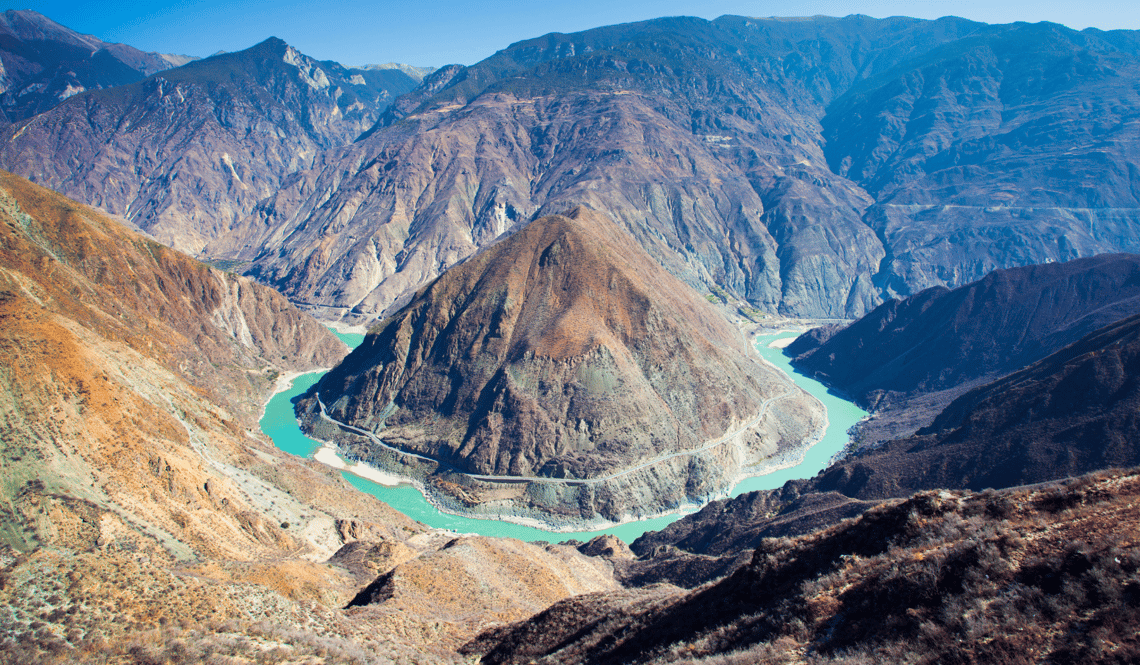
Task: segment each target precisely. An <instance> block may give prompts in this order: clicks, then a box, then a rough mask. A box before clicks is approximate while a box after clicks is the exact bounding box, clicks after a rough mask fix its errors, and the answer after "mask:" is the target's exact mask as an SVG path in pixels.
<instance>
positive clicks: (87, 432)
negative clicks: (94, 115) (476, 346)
mask: <svg viewBox="0 0 1140 665" xmlns="http://www.w3.org/2000/svg"><path fill="white" fill-rule="evenodd" d="M0 186H2V187H3V190H4V192H3V211H2V212H3V215H4V225H3V227H2V229H0V233H3V238H4V240H3V250H2V251H3V268H2V273H0V275H2V279H3V284H4V286H3V294H4V296H3V308H4V326H3V338H4V342H3V357H4V364H3V367H4V385H5V388H4V393H3V394H4V395H5V398H4V407H3V414H4V416H3V431H4V434H3V435H2V436H0V440H2V441H3V445H4V457H5V459H4V464H5V485H4V486H5V488H6V489H5V495H4V501H3V503H4V506H3V509H2V512H3V525H4V526H3V530H4V542H6V543H7V544H9V545H13V546H16V547H19V548H21V549H23V548H27V547H32V546H34V545H36V544H37V543H44V542H53V541H54V540H56V539H57V538H65V539H66V538H74V537H90V538H95V539H99V538H102V539H104V540H108V539H110V540H114V539H115V535H114V534H115V531H116V529H118V530H121V531H122V533H121V534H120V536H121V537H123V538H128V539H130V540H132V541H133V540H137V539H138V538H140V537H143V538H147V537H149V538H152V539H157V540H158V542H159V543H162V542H165V543H167V544H168V545H169V547H170V548H171V550H172V551H173V552H178V553H182V554H184V555H189V553H190V552H213V553H226V554H227V555H230V556H237V555H238V554H239V553H241V552H248V553H253V552H256V551H258V549H259V548H260V547H264V546H265V544H266V543H268V544H273V543H274V542H275V540H281V541H289V540H290V536H289V535H288V534H286V533H284V532H282V531H281V530H280V529H278V528H277V527H276V524H277V523H280V522H281V521H289V520H290V519H295V518H290V517H287V516H286V515H284V514H283V515H282V519H281V520H275V521H273V522H272V523H269V522H266V519H265V517H267V516H268V515H265V516H261V515H255V514H252V513H249V512H248V511H249V510H250V508H251V504H252V503H253V499H251V498H250V496H249V495H248V494H246V493H247V492H248V491H250V489H254V488H256V489H257V491H262V488H260V487H257V482H256V481H254V480H252V479H251V480H250V482H251V483H254V485H252V486H251V487H250V488H249V489H247V488H245V487H242V485H241V484H240V482H239V479H240V478H241V477H245V476H249V474H248V473H240V474H239V473H238V472H237V471H236V469H240V468H242V467H244V466H247V465H248V466H249V467H258V466H261V465H263V464H264V462H261V461H259V460H258V458H257V456H256V455H254V454H253V452H252V451H251V450H247V449H246V446H247V445H250V446H252V445H254V441H255V440H254V439H250V438H248V437H247V436H246V432H247V431H249V430H250V429H253V428H255V427H256V421H257V419H258V418H259V417H260V414H261V405H262V404H263V403H264V400H265V399H266V398H267V396H268V394H269V393H270V392H271V391H272V390H273V387H274V385H275V382H276V378H277V376H279V375H280V374H281V373H282V372H290V371H296V370H304V369H313V368H316V367H319V366H322V365H328V364H331V363H333V362H335V361H336V360H337V359H338V358H340V357H341V356H342V355H344V353H346V352H347V349H346V348H345V347H344V345H343V344H341V343H340V342H339V340H337V339H336V338H335V337H333V336H332V335H331V334H330V333H329V332H328V331H327V330H326V329H324V328H323V327H322V326H321V325H320V324H318V323H316V322H315V321H313V320H312V319H310V318H309V317H307V316H305V315H304V314H301V313H300V312H298V311H297V310H296V309H294V308H293V307H291V306H290V305H289V304H288V302H287V301H285V300H284V298H282V297H281V296H280V295H278V294H276V293H274V292H273V291H271V290H269V289H267V288H265V287H263V286H260V285H257V284H254V283H253V282H251V281H250V280H249V279H247V278H241V277H236V276H234V275H230V274H226V273H222V272H220V271H217V270H213V269H211V268H208V267H206V266H204V265H202V264H199V263H197V262H195V261H193V260H192V259H190V258H188V257H186V256H183V255H180V254H178V253H176V252H174V251H172V250H170V249H167V248H165V247H163V246H162V245H159V244H158V243H155V242H154V241H151V240H147V239H144V238H142V237H141V236H138V235H137V234H134V233H132V232H129V231H127V230H126V229H125V228H123V227H121V226H120V225H118V224H117V223H115V222H113V221H111V220H109V219H107V218H105V217H102V216H100V215H98V214H97V213H95V212H94V211H91V210H90V209H87V208H83V207H81V206H78V205H76V204H74V203H72V202H69V201H67V200H66V199H64V198H62V197H60V196H58V195H56V194H54V193H51V192H48V191H47V190H43V189H40V188H38V187H36V186H34V185H31V184H29V183H27V182H26V181H23V180H21V179H19V178H17V177H15V176H12V175H11V174H6V173H5V174H3V175H2V177H0ZM247 439H248V441H247ZM227 469H233V473H234V474H236V475H238V476H239V478H229V477H228V475H229V474H227V473H226V472H225V471H226V470H227ZM152 488H153V489H152ZM158 488H161V490H159V491H154V489H158ZM37 501H46V502H47V503H48V504H51V503H53V502H60V501H62V502H63V503H64V504H68V503H70V504H71V508H70V510H73V511H74V510H80V512H81V513H82V512H84V511H88V512H91V514H92V515H96V516H97V515H100V514H106V516H107V517H106V524H105V525H104V526H106V528H108V529H110V530H111V531H110V532H109V533H108V534H103V535H100V530H101V528H102V527H101V526H100V521H99V520H98V519H97V520H96V521H95V522H93V523H90V524H85V523H84V520H82V519H81V520H80V521H79V522H77V523H68V524H66V525H60V524H55V523H54V521H53V520H51V519H49V518H47V517H46V516H45V517H36V516H35V512H34V511H31V512H30V511H29V510H27V508H28V506H27V505H25V504H26V503H27V502H33V503H35V502H37ZM271 519H272V518H271ZM116 523H118V524H117V525H116ZM132 525H133V526H132ZM136 529H137V530H138V531H140V532H141V533H135V534H130V532H131V531H134V530H136ZM61 530H62V531H63V532H64V533H59V532H60V531H61ZM73 530H78V532H77V533H68V532H69V531H73ZM144 534H145V535H144ZM265 538H268V539H269V540H268V541H265V542H262V541H263V540H264V539H265ZM155 544H157V543H152V546H153V545H155Z"/></svg>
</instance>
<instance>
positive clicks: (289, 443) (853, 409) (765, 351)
mask: <svg viewBox="0 0 1140 665" xmlns="http://www.w3.org/2000/svg"><path fill="white" fill-rule="evenodd" d="M338 336H339V337H340V338H341V339H342V340H344V342H345V343H346V344H348V345H349V346H350V347H356V346H357V345H359V344H360V343H361V341H363V339H364V336H363V335H354V334H341V333H338ZM793 336H794V335H793V334H791V333H782V334H775V335H764V336H760V337H758V338H757V339H756V347H757V349H758V350H759V352H760V355H761V356H763V357H764V359H765V360H767V361H768V362H770V363H772V364H773V365H775V366H777V367H779V368H780V369H781V370H782V371H784V372H785V373H787V374H788V376H790V377H791V378H792V380H793V381H795V383H796V385H798V386H800V387H801V388H803V389H804V390H806V391H807V392H809V393H811V394H812V395H813V396H815V397H816V398H817V399H819V401H821V402H822V403H823V405H824V406H825V407H826V408H827V417H828V422H829V424H828V428H827V432H826V433H825V434H824V436H823V439H822V440H820V442H819V443H817V444H815V445H814V446H812V447H811V448H810V449H809V450H808V451H807V453H806V455H805V456H804V460H803V461H802V462H801V463H800V464H798V465H796V466H794V467H791V468H788V469H783V470H781V471H776V472H774V473H770V474H767V475H763V476H755V477H752V478H746V479H744V480H742V481H741V482H740V483H739V484H737V485H736V487H734V488H733V490H732V492H731V493H730V495H731V496H738V495H740V494H743V493H745V492H752V491H755V490H764V489H775V488H777V487H780V486H781V485H783V484H784V483H785V482H787V481H789V480H792V479H795V478H811V477H813V476H815V475H816V474H817V473H818V472H819V471H820V470H822V469H823V468H824V467H826V466H827V463H828V461H829V460H830V459H831V458H832V457H833V456H834V455H835V454H836V453H838V452H839V451H840V450H842V449H843V447H844V446H845V445H846V444H847V439H848V437H847V430H848V429H849V428H850V427H851V426H852V425H854V424H855V423H856V422H858V421H859V419H861V418H863V417H864V416H866V415H867V414H866V412H864V411H863V410H862V409H860V408H859V407H857V406H855V405H854V404H852V403H851V402H848V401H846V400H844V399H842V398H840V397H838V396H836V395H834V394H832V393H830V392H829V391H828V389H827V388H826V387H825V386H824V385H823V384H821V383H819V382H818V381H815V380H814V379H811V378H809V377H807V376H804V375H803V374H800V373H799V372H797V371H795V370H794V369H792V366H791V364H790V363H789V362H788V359H787V357H785V356H784V354H783V352H782V351H781V350H780V349H778V348H770V347H769V346H768V345H769V344H770V343H772V342H773V341H776V340H780V339H784V338H789V337H793ZM320 377H321V373H319V372H314V373H312V374H305V375H303V376H300V377H298V378H297V379H296V380H295V381H294V382H293V385H292V387H291V388H290V389H289V390H286V391H283V392H280V393H277V394H276V395H274V397H273V399H271V400H270V401H269V404H268V406H266V408H265V415H264V416H263V417H262V419H261V429H262V431H264V432H265V433H266V434H267V435H268V436H269V437H270V438H272V439H273V442H274V443H275V444H276V445H277V447H278V448H280V449H281V450H284V451H286V452H288V453H292V454H294V455H298V456H301V457H311V456H312V455H313V453H314V452H316V450H317V449H318V448H320V447H321V444H320V443H318V442H316V441H314V440H312V439H310V438H309V437H307V436H305V435H304V434H303V433H302V432H301V429H300V428H299V427H298V426H297V419H296V418H295V417H294V415H293V404H292V401H291V400H292V399H293V398H294V397H296V396H298V395H301V394H303V393H304V392H305V391H306V390H308V389H309V388H310V387H311V386H312V385H313V384H314V383H316V382H317V380H318V379H320ZM343 473H344V477H345V479H346V480H347V481H348V482H350V483H352V485H353V486H354V487H356V488H358V489H359V490H361V491H363V492H368V493H369V494H372V495H373V496H375V497H376V498H378V499H380V500H381V501H383V502H385V503H387V504H388V505H390V506H392V507H393V508H395V509H396V510H398V511H400V512H402V513H404V514H405V515H407V516H408V517H411V518H412V519H414V520H418V521H420V522H423V523H424V524H427V525H429V526H433V527H437V528H440V529H449V530H451V531H457V532H460V533H477V534H481V535H484V536H503V537H509V538H518V539H520V540H528V541H534V540H545V541H563V540H567V539H570V538H574V539H577V540H589V539H590V538H593V537H594V536H597V535H600V534H603V533H609V534H613V535H615V536H617V537H618V538H621V539H622V540H623V541H625V542H627V543H631V542H633V541H634V540H635V539H636V538H637V537H638V536H640V535H641V534H643V533H645V532H646V531H655V530H658V529H661V528H664V527H665V526H666V525H668V524H669V523H670V522H673V521H675V520H677V519H679V518H680V517H682V516H683V514H682V513H677V514H671V515H666V516H664V517H657V518H653V519H647V520H641V521H638V522H629V523H627V524H621V525H618V526H614V527H610V528H608V529H603V530H600V531H589V532H578V533H567V532H559V533H553V532H550V531H544V530H542V529H536V528H533V527H528V526H522V525H519V524H512V523H510V522H502V521H498V520H492V519H474V518H468V517H459V516H457V515H449V514H447V513H441V512H440V511H438V510H436V508H435V507H434V506H432V505H431V504H430V503H428V501H427V499H425V498H424V496H423V495H422V494H420V492H419V490H417V489H416V488H415V487H413V486H412V485H398V486H396V487H386V486H384V485H379V484H377V483H374V482H372V481H370V480H366V479H364V478H361V477H359V476H356V475H353V474H351V473H347V472H343ZM695 510H696V506H694V507H692V510H690V511H689V512H693V511H695ZM686 514H687V513H686Z"/></svg>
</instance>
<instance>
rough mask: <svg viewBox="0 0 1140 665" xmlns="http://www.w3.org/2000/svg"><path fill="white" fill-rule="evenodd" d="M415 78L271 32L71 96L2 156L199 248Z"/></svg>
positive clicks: (23, 127) (22, 170)
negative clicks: (305, 50)
mask: <svg viewBox="0 0 1140 665" xmlns="http://www.w3.org/2000/svg"><path fill="white" fill-rule="evenodd" d="M416 83H417V81H416V80H415V79H413V78H411V77H409V76H408V75H407V74H405V73H403V72H402V71H400V70H398V69H390V70H349V69H346V68H344V67H342V66H340V65H338V64H337V63H333V62H317V61H316V60H313V59H312V58H309V57H308V56H305V55H303V54H301V53H299V52H298V51H297V50H296V49H294V48H293V47H291V46H289V45H287V44H286V43H285V42H283V41H281V40H279V39H276V38H271V39H268V40H266V41H264V42H262V43H261V44H258V45H257V46H254V47H252V48H249V49H247V50H245V51H241V52H238V53H226V54H223V55H218V56H214V57H211V58H206V59H205V60H199V61H195V62H192V63H190V64H188V65H185V66H183V67H179V68H177V69H172V70H168V71H164V72H160V73H159V74H156V75H154V76H151V77H149V78H147V79H145V80H142V81H138V82H137V83H132V84H130V85H123V86H119V87H116V88H112V89H108V90H100V91H96V92H90V93H86V94H80V95H75V96H74V97H70V98H68V99H67V100H66V101H64V102H63V103H62V104H60V105H59V106H58V107H56V108H54V109H52V110H51V111H48V112H46V113H43V114H41V115H39V116H36V117H35V118H33V119H31V120H28V121H25V122H21V123H19V124H17V125H15V126H13V127H11V128H10V129H9V130H8V132H7V135H6V139H7V140H6V142H5V145H4V148H3V151H2V152H0V163H2V164H3V166H4V167H5V168H7V169H9V170H11V171H13V172H16V173H19V174H21V175H24V176H26V177H28V178H29V179H31V180H32V181H34V182H36V183H38V184H41V185H44V186H46V187H51V188H53V189H56V190H58V191H60V192H62V193H64V194H66V195H69V196H72V197H75V198H77V199H79V200H82V201H83V202H85V203H87V204H89V205H93V206H97V207H99V208H101V209H103V210H105V211H107V212H109V213H111V214H113V215H117V216H120V217H122V218H123V219H125V220H127V221H128V222H130V223H131V224H133V225H135V226H136V227H138V228H140V229H142V230H144V231H146V232H148V233H150V234H151V235H152V236H153V237H154V238H156V239H158V240H160V241H161V242H164V243H166V244H168V245H171V246H173V247H175V248H177V249H180V250H183V251H186V252H189V253H192V254H196V253H198V252H199V251H200V250H201V249H202V248H203V247H204V246H205V245H206V243H208V242H209V241H211V240H213V239H214V238H216V237H218V236H219V235H221V234H224V233H226V232H227V231H228V230H229V228H230V227H231V226H232V225H233V224H234V223H236V222H237V221H238V220H240V219H242V218H243V217H245V216H246V215H247V214H248V213H249V212H250V210H252V208H253V206H254V204H255V203H256V202H257V201H259V200H261V199H264V198H266V197H268V196H270V195H271V194H273V193H274V192H275V191H277V190H278V189H279V188H281V187H282V186H283V185H284V184H285V182H286V181H285V178H286V176H287V175H289V174H290V173H293V172H295V171H298V170H300V169H305V168H309V167H311V166H312V165H313V164H314V163H315V162H316V160H317V159H318V156H319V155H320V154H321V153H322V152H323V151H325V150H328V149H330V148H333V147H336V146H340V145H343V144H346V143H350V142H351V141H352V140H353V139H354V138H356V137H357V136H358V135H359V134H360V133H361V132H363V131H364V130H366V129H368V128H369V127H371V126H372V125H373V124H374V123H375V122H376V120H377V118H378V117H379V115H380V112H381V111H382V110H383V109H384V107H385V106H386V105H387V103H388V101H389V100H390V98H391V97H392V96H394V95H398V94H400V93H403V92H406V91H408V90H411V89H412V88H413V87H415V85H416ZM59 155H67V158H66V159H60V158H59V157H58V156H59Z"/></svg>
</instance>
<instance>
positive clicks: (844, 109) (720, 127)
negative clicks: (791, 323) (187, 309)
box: [209, 17, 1140, 319]
mask: <svg viewBox="0 0 1140 665" xmlns="http://www.w3.org/2000/svg"><path fill="white" fill-rule="evenodd" d="M1135 41H1136V40H1135V38H1134V36H1133V35H1131V33H1119V34H1118V33H1100V32H1097V31H1085V32H1079V33H1078V32H1075V31H1070V30H1067V29H1064V28H1061V27H1060V26H1054V25H1048V24H1043V25H1036V26H1033V25H1027V24H1013V25H1008V26H989V25H984V24H978V23H971V22H968V21H962V20H960V19H940V20H938V21H914V20H910V19H901V18H893V19H884V20H881V21H879V20H874V19H869V18H866V17H848V18H845V19H828V18H819V19H812V20H806V21H781V20H777V19H771V20H758V19H745V18H740V17H723V18H721V19H717V20H716V21H712V22H707V21H701V20H699V19H684V18H674V19H660V20H655V21H648V22H643V23H637V24H628V25H621V26H611V27H607V28H599V29H597V30H591V31H587V32H583V33H576V34H572V35H559V34H552V35H548V36H546V37H543V38H539V39H534V40H528V41H525V42H520V43H518V44H513V45H511V46H510V47H508V48H507V49H504V50H503V51H501V52H499V53H497V54H496V55H494V56H492V57H491V58H489V59H487V60H486V61H484V62H481V63H478V64H476V65H474V66H472V67H469V68H463V69H455V68H448V70H446V71H441V72H440V73H439V76H438V77H437V78H435V79H433V80H432V85H431V86H430V88H429V89H425V90H421V91H417V92H416V93H414V94H412V95H411V96H409V97H408V98H407V99H405V100H402V101H401V102H400V103H399V104H397V105H396V106H395V107H393V112H392V113H390V114H389V115H388V116H387V117H386V118H385V120H384V121H383V122H382V123H380V125H379V126H377V127H375V128H373V129H372V130H371V131H370V132H369V134H368V135H367V137H366V138H364V139H362V140H361V141H359V142H358V143H356V144H354V145H353V146H351V147H348V148H345V149H343V150H341V151H338V152H336V153H334V154H330V155H329V159H328V161H327V162H326V163H325V164H323V165H322V166H321V167H320V168H319V169H315V170H314V171H312V172H307V173H304V174H299V175H298V176H297V177H296V179H295V180H293V181H290V183H289V184H288V186H287V187H285V188H284V189H282V190H281V191H279V192H278V193H276V194H275V195H274V196H273V197H272V198H270V199H268V200H267V201H264V202H262V203H261V204H260V205H259V206H258V208H257V209H256V210H255V212H254V213H253V214H252V215H251V216H250V217H249V218H248V219H246V220H245V221H244V222H242V224H241V225H240V226H239V227H238V228H236V229H235V232H234V233H233V234H232V235H231V236H229V237H227V238H225V239H223V240H221V241H219V243H217V244H215V245H212V246H211V247H210V249H209V251H210V252H211V253H212V254H216V255H219V256H231V257H235V258H240V259H243V260H249V261H252V262H253V265H252V267H251V274H254V275H256V276H257V277H258V278H259V279H261V280H263V281H266V282H268V283H271V284H274V285H276V286H278V287H279V288H281V289H282V290H283V291H284V292H285V293H287V294H289V295H290V297H292V298H293V299H295V300H297V301H300V302H304V303H309V304H313V305H318V306H320V307H321V308H322V309H321V310H320V311H321V312H322V315H326V316H336V315H350V316H353V317H356V318H360V319H371V318H372V317H375V316H377V315H378V314H379V313H380V312H381V311H383V310H384V309H385V308H386V307H388V306H389V305H391V304H392V303H393V302H397V301H399V299H400V297H401V295H402V294H405V293H406V292H408V290H409V289H414V288H416V287H417V286H419V285H420V284H422V283H424V282H426V281H427V280H430V279H431V278H433V277H434V276H435V275H436V274H438V273H439V272H440V270H442V269H443V268H445V267H446V266H448V265H451V264H453V263H455V262H456V261H458V260H460V259H461V258H463V257H465V256H468V255H470V254H472V253H474V252H475V251H476V250H477V249H478V248H480V247H483V246H485V245H486V244H487V243H489V242H491V241H492V240H493V239H494V238H496V237H497V236H498V235H500V234H501V233H503V232H504V231H505V230H506V229H508V228H511V227H513V226H514V225H516V224H521V223H525V222H526V221H528V220H530V219H534V218H536V217H540V216H543V215H545V214H549V213H556V212H561V211H565V210H568V209H571V208H573V207H574V206H575V205H578V204H586V205H589V206H591V207H593V208H595V209H598V210H603V211H606V212H608V213H609V214H611V215H612V216H613V217H615V218H616V219H619V220H621V221H622V223H623V224H624V225H625V226H626V227H627V229H629V230H630V232H631V233H632V234H633V235H634V237H636V238H637V239H638V242H639V243H640V244H641V245H642V246H643V247H644V248H645V249H646V250H647V251H648V252H649V253H650V254H651V255H652V256H654V257H655V258H656V259H657V260H658V261H659V262H661V263H662V264H664V265H665V266H667V267H668V269H669V270H670V271H671V272H673V273H674V274H675V275H677V276H678V277H680V278H681V279H682V280H684V281H686V282H687V283H689V284H691V285H693V286H696V287H697V288H699V289H710V288H712V287H713V286H715V287H716V288H723V289H725V290H727V291H728V292H730V293H731V294H734V295H735V296H738V297H741V298H744V299H746V300H748V301H749V302H750V303H751V304H752V305H753V306H756V307H758V308H760V309H761V310H765V311H779V312H781V313H786V314H791V315H798V316H814V317H833V318H836V317H837V318H844V317H856V316H859V315H861V314H863V313H865V312H867V311H869V310H870V309H871V308H873V307H874V306H875V305H876V304H878V303H879V302H881V300H882V299H883V298H884V297H890V296H893V295H909V294H912V293H916V292H918V291H920V290H922V289H924V288H927V287H929V286H934V285H948V286H951V287H954V286H959V285H961V284H964V283H966V282H969V281H971V280H975V279H978V278H981V277H982V276H983V275H985V274H987V273H988V272H990V271H992V270H993V269H995V268H1002V267H1012V266H1019V265H1026V264H1032V263H1044V262H1048V261H1062V260H1067V259H1072V258H1076V257H1081V256H1091V255H1094V254H1098V253H1104V252H1111V251H1133V250H1136V249H1137V248H1138V247H1140V238H1138V237H1137V235H1136V233H1135V228H1137V225H1136V224H1135V210H1136V209H1137V208H1138V207H1140V206H1138V204H1137V203H1136V201H1135V196H1134V194H1133V193H1132V192H1133V189H1134V187H1133V185H1132V184H1131V175H1129V174H1130V173H1131V170H1130V166H1129V165H1130V164H1135V163H1136V155H1135V150H1136V148H1135V146H1136V141H1135V137H1134V133H1132V132H1131V130H1130V128H1131V127H1132V124H1133V122H1134V120H1133V119H1134V118H1135V117H1136V115H1137V110H1138V109H1140V103H1138V98H1137V96H1136V92H1135V91H1134V90H1133V89H1132V88H1131V87H1130V85H1129V83H1128V82H1129V81H1131V80H1132V79H1133V78H1134V74H1135V73H1136V71H1137V67H1138V66H1140V65H1138V63H1140V60H1138V57H1137V51H1136V48H1135V45H1134V42H1135ZM1035 63H1036V64H1035ZM1094 73H1095V75H1094ZM1086 102H1087V104H1086ZM385 124H386V125H387V126H384V125H385ZM987 146H988V147H987ZM943 181H944V182H943ZM888 183H891V184H888ZM283 248H284V249H283Z"/></svg>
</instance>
